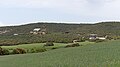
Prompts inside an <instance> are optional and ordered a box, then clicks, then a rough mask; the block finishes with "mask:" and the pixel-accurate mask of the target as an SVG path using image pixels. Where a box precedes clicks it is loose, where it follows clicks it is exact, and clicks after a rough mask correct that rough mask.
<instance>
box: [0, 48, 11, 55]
mask: <svg viewBox="0 0 120 67" xmlns="http://www.w3.org/2000/svg"><path fill="white" fill-rule="evenodd" d="M0 55H9V50H7V49H3V48H1V47H0Z"/></svg>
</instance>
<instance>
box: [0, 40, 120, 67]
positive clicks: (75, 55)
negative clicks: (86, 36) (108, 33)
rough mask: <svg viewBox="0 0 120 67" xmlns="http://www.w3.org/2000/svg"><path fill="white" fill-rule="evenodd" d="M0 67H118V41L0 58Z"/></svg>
mask: <svg viewBox="0 0 120 67" xmlns="http://www.w3.org/2000/svg"><path fill="white" fill-rule="evenodd" d="M0 67H120V41H109V42H102V43H95V44H91V45H85V46H80V47H73V48H60V49H56V50H52V51H46V52H43V53H33V54H23V55H8V56H1V57H0Z"/></svg>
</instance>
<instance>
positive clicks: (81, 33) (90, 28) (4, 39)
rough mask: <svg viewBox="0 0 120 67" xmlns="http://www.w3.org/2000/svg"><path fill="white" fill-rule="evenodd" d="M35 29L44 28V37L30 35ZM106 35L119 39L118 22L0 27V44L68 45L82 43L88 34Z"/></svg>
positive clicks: (119, 25) (119, 29)
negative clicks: (75, 41)
mask: <svg viewBox="0 0 120 67" xmlns="http://www.w3.org/2000/svg"><path fill="white" fill-rule="evenodd" d="M35 28H41V29H42V28H44V29H45V33H46V34H44V35H41V34H37V35H34V34H31V33H30V32H31V31H33V30H34V29H35ZM93 33H95V34H98V35H100V36H105V35H107V36H108V38H109V39H120V22H101V23H96V24H65V23H42V22H39V23H32V24H26V25H20V26H6V27H0V44H2V45H3V44H6V43H7V44H8V45H9V43H10V44H14V43H15V44H24V43H41V42H42V43H44V42H47V41H53V42H57V43H70V42H72V41H73V40H74V39H77V40H79V41H83V39H82V37H85V38H87V37H88V36H89V34H93Z"/></svg>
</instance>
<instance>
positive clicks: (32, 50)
mask: <svg viewBox="0 0 120 67" xmlns="http://www.w3.org/2000/svg"><path fill="white" fill-rule="evenodd" d="M45 51H47V50H46V49H45V48H40V49H38V48H32V49H30V50H28V53H38V52H45Z"/></svg>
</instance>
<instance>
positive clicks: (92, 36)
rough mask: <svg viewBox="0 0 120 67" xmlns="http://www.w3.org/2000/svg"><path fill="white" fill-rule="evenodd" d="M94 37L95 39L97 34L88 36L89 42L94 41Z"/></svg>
mask: <svg viewBox="0 0 120 67" xmlns="http://www.w3.org/2000/svg"><path fill="white" fill-rule="evenodd" d="M96 37H97V34H90V35H89V39H90V40H93V39H96Z"/></svg>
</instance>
